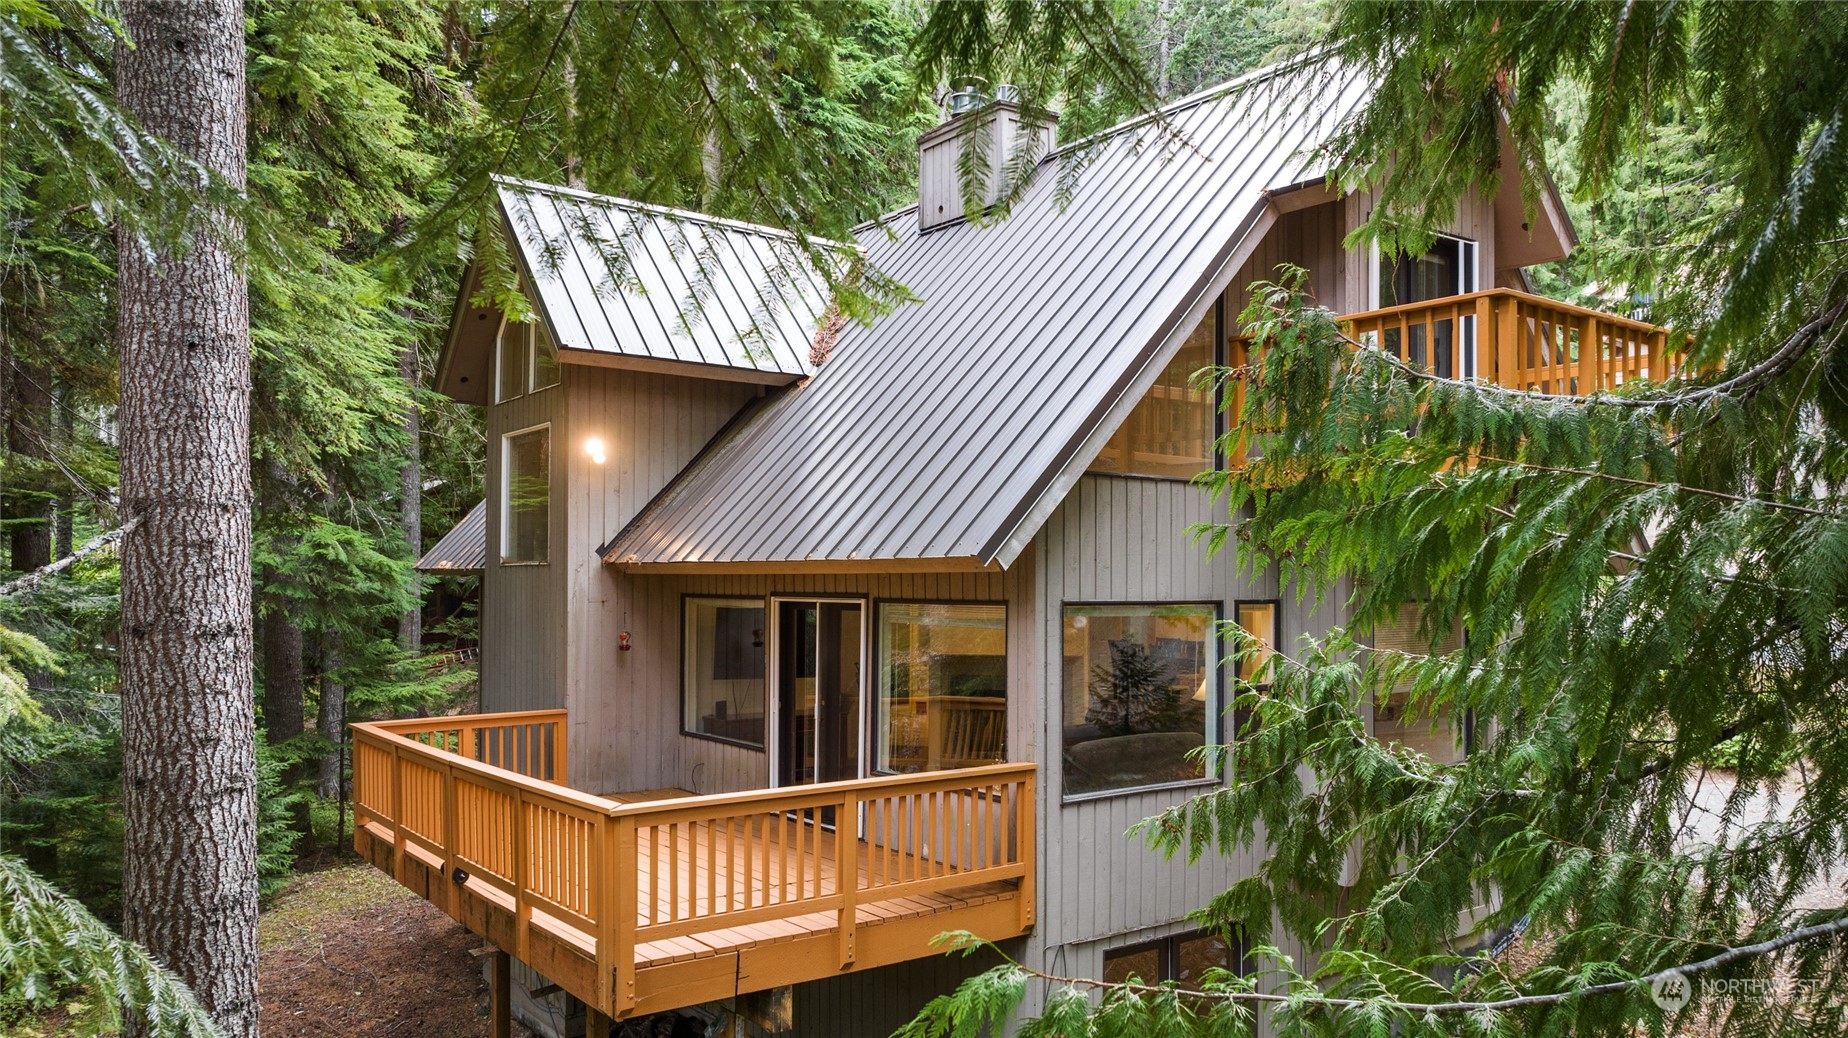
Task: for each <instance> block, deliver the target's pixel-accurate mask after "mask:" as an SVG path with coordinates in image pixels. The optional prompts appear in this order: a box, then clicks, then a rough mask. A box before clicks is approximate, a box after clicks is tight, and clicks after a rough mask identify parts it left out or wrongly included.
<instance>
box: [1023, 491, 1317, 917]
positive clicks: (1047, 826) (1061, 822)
mask: <svg viewBox="0 0 1848 1038" xmlns="http://www.w3.org/2000/svg"><path fill="white" fill-rule="evenodd" d="M1221 518H1222V515H1221V514H1220V513H1219V512H1218V510H1217V508H1216V507H1215V506H1214V505H1213V504H1212V502H1211V501H1210V500H1209V498H1208V496H1207V494H1206V492H1205V491H1204V490H1201V489H1200V488H1197V487H1193V486H1190V485H1188V484H1186V483H1181V482H1178V481H1167V480H1148V479H1135V478H1126V477H1120V476H1086V477H1084V478H1083V479H1082V480H1080V481H1079V483H1078V486H1077V487H1076V489H1075V490H1074V491H1073V492H1072V494H1071V495H1070V496H1069V497H1068V498H1066V500H1065V501H1064V502H1063V503H1062V504H1061V505H1060V507H1059V509H1058V510H1057V511H1056V512H1055V513H1054V516H1053V519H1052V521H1051V522H1049V523H1048V524H1047V526H1046V528H1045V531H1044V535H1043V538H1042V542H1041V543H1042V545H1043V546H1042V548H1041V549H1040V550H1041V552H1042V553H1043V558H1042V566H1041V574H1042V576H1041V579H1040V581H1039V595H1040V597H1041V599H1042V601H1043V603H1044V606H1043V609H1042V610H1041V623H1042V625H1043V635H1042V638H1043V644H1045V645H1046V646H1047V651H1046V653H1045V654H1044V658H1043V667H1042V671H1041V672H1042V678H1041V680H1042V682H1043V685H1044V688H1045V699H1044V704H1045V716H1044V726H1043V736H1042V737H1043V739H1044V745H1045V751H1044V752H1043V754H1042V755H1041V768H1040V781H1041V783H1042V787H1043V788H1044V790H1045V791H1046V792H1045V807H1044V809H1043V834H1044V835H1043V837H1042V839H1043V843H1042V851H1041V855H1042V859H1043V860H1044V861H1045V862H1046V871H1045V876H1044V879H1043V882H1042V885H1041V888H1040V924H1039V931H1038V933H1037V934H1036V941H1039V942H1043V944H1044V946H1045V949H1044V950H1046V951H1050V950H1051V949H1055V948H1057V947H1058V946H1061V945H1068V944H1073V943H1078V942H1088V941H1096V940H1099V939H1101V938H1106V937H1111V936H1113V935H1114V936H1116V937H1120V938H1121V940H1120V941H1118V942H1117V943H1134V941H1135V940H1136V939H1142V938H1144V937H1146V935H1147V934H1148V933H1149V932H1151V928H1156V927H1163V926H1169V925H1171V924H1176V925H1178V924H1179V923H1180V922H1181V921H1182V920H1183V919H1184V917H1185V915H1186V913H1187V912H1189V911H1192V910H1194V909H1197V908H1201V907H1203V906H1204V905H1205V904H1206V903H1207V902H1208V901H1209V900H1210V899H1211V898H1212V897H1213V895H1215V894H1217V893H1219V892H1220V891H1222V890H1224V889H1226V888H1227V887H1228V886H1230V885H1231V884H1232V883H1233V882H1235V881H1237V880H1238V879H1241V878H1243V877H1245V876H1248V875H1251V874H1253V873H1254V872H1255V871H1256V870H1257V868H1258V866H1259V864H1260V862H1261V861H1262V853H1263V852H1262V847H1261V846H1260V847H1259V848H1258V849H1256V850H1254V851H1247V852H1240V853H1237V854H1233V855H1228V856H1221V855H1217V854H1209V855H1207V856H1205V857H1203V858H1202V859H1201V860H1200V861H1199V862H1197V863H1195V864H1193V865H1188V864H1187V863H1186V862H1185V861H1183V860H1179V859H1177V860H1172V861H1170V860H1166V859H1164V858H1163V857H1162V856H1161V855H1160V854H1158V853H1156V852H1154V851H1152V850H1150V849H1149V848H1148V847H1147V846H1146V845H1145V844H1144V843H1143V842H1142V841H1141V840H1140V839H1139V838H1132V837H1130V836H1128V835H1126V833H1127V830H1129V829H1130V828H1131V827H1132V826H1133V825H1134V824H1135V823H1136V822H1138V821H1140V820H1141V819H1143V818H1147V817H1150V816H1152V815H1155V814H1157V813H1159V812H1160V811H1162V810H1163V809H1165V808H1167V807H1170V806H1172V805H1175V804H1178V803H1181V802H1183V801H1184V800H1185V799H1186V798H1188V797H1189V796H1191V795H1193V794H1195V793H1198V792H1201V791H1202V789H1203V788H1204V787H1182V788H1173V789H1163V790H1156V791H1150V792H1141V793H1131V794H1124V795H1117V796H1107V797H1101V798H1096V799H1088V800H1080V801H1074V802H1070V803H1066V802H1064V801H1063V798H1062V796H1061V792H1060V790H1061V785H1062V779H1063V775H1062V770H1063V767H1062V757H1063V753H1062V747H1061V743H1062V736H1061V731H1060V729H1061V727H1062V719H1061V713H1062V706H1063V676H1062V673H1061V669H1062V668H1061V663H1060V660H1059V655H1058V653H1059V649H1058V648H1057V647H1058V646H1059V645H1060V644H1061V637H1062V635H1061V631H1062V623H1063V613H1062V607H1063V604H1064V603H1066V602H1081V601H1082V602H1111V601H1120V602H1213V603H1216V604H1218V606H1219V608H1220V613H1221V616H1222V617H1224V618H1226V619H1232V618H1233V616H1234V613H1233V610H1234V607H1235V606H1236V604H1237V603H1238V602H1239V601H1240V600H1250V599H1277V598H1283V599H1284V603H1283V608H1282V609H1281V610H1280V613H1281V614H1282V615H1281V616H1280V617H1279V628H1280V630H1279V634H1280V638H1281V639H1282V640H1283V641H1284V642H1285V643H1286V644H1288V643H1293V642H1294V641H1295V640H1296V639H1297V638H1298V637H1300V636H1301V635H1302V634H1303V633H1305V632H1306V631H1308V632H1313V633H1317V634H1319V633H1322V632H1323V631H1325V630H1326V626H1327V624H1326V621H1325V620H1320V621H1318V619H1317V618H1316V617H1313V616H1311V615H1310V614H1309V608H1308V606H1307V605H1306V604H1305V605H1301V606H1299V605H1297V604H1296V603H1295V602H1294V599H1293V597H1292V596H1291V595H1288V594H1286V595H1280V594H1279V589H1278V587H1277V583H1276V578H1275V576H1274V575H1272V574H1264V575H1260V576H1259V577H1257V578H1256V579H1255V580H1253V579H1247V578H1246V577H1245V576H1244V575H1242V574H1241V573H1240V572H1239V571H1238V566H1237V560H1236V558H1235V557H1234V556H1233V555H1232V554H1231V553H1230V552H1229V551H1228V552H1224V553H1221V554H1220V555H1218V556H1216V557H1214V558H1212V559H1211V560H1209V559H1208V558H1207V552H1206V548H1205V546H1204V545H1202V544H1195V543H1194V542H1193V540H1192V538H1191V537H1189V536H1188V535H1187V532H1186V530H1187V528H1188V527H1189V526H1191V525H1192V524H1195V523H1200V522H1209V521H1216V520H1220V519H1221ZM1131 544H1136V545H1139V549H1138V552H1137V553H1136V557H1137V558H1139V560H1140V561H1139V562H1138V563H1137V564H1136V565H1134V566H1130V565H1125V564H1124V561H1125V560H1126V559H1128V558H1129V557H1131V552H1130V550H1129V545H1131ZM1326 615H1332V613H1331V612H1330V611H1329V610H1324V616H1326ZM1221 684H1222V686H1223V685H1224V684H1225V681H1224V680H1223V669H1222V681H1221Z"/></svg>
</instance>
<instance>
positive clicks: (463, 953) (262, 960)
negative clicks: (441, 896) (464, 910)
mask: <svg viewBox="0 0 1848 1038" xmlns="http://www.w3.org/2000/svg"><path fill="white" fill-rule="evenodd" d="M481 943H482V942H481V940H480V938H477V937H475V936H474V935H473V934H471V933H469V932H468V931H467V930H465V929H463V928H462V926H461V925H460V924H458V923H456V922H455V921H454V920H452V919H450V918H449V917H448V916H446V915H444V914H443V913H442V912H440V911H438V910H437V909H436V907H435V906H433V905H431V904H430V903H429V902H427V901H424V900H423V899H421V898H419V897H417V896H416V895H415V894H412V893H411V892H410V891H408V890H406V889H404V888H403V887H400V886H398V885H397V884H396V883H393V882H392V881H391V880H390V879H388V878H386V877H385V875H384V874H383V873H380V872H378V871H376V870H374V869H372V868H369V867H367V866H364V865H339V866H335V867H332V868H326V869H322V870H320V871H317V872H309V873H304V874H303V875H301V876H299V877H298V878H296V879H295V880H294V881H293V882H292V883H291V884H290V885H289V887H288V889H287V890H285V891H283V892H282V893H281V894H279V895H277V897H276V898H275V899H274V900H273V901H272V903H271V905H270V907H269V908H268V910H267V911H265V912H264V913H263V918H262V921H261V923H260V924H259V928H258V960H259V961H258V965H259V970H260V983H261V988H262V998H263V1024H262V1026H263V1033H264V1034H265V1035H266V1036H273V1038H282V1036H285V1035H287V1036H297V1035H308V1036H314V1038H335V1036H340V1038H385V1036H387V1035H389V1036H391V1038H486V1035H487V1033H488V987H487V985H486V984H485V983H483V981H482V979H481V970H480V968H479V967H478V965H477V964H476V962H475V960H474V959H473V958H472V957H470V955H469V949H471V948H475V947H478V946H479V945H480V944H481ZM513 1033H514V1035H515V1036H516V1038H528V1032H527V1031H526V1029H525V1028H522V1027H521V1026H519V1025H518V1024H517V1023H516V1024H515V1025H514V1027H513Z"/></svg>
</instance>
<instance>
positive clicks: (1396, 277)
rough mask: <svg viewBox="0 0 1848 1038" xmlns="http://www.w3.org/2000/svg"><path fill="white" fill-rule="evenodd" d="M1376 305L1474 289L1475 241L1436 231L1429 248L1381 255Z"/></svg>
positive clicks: (1423, 300) (1420, 299) (1399, 302)
mask: <svg viewBox="0 0 1848 1038" xmlns="http://www.w3.org/2000/svg"><path fill="white" fill-rule="evenodd" d="M1378 290H1379V301H1378V304H1377V305H1378V306H1380V307H1388V306H1399V305H1400V304H1403V303H1422V302H1425V301H1427V300H1431V299H1442V298H1444V297H1445V296H1460V295H1462V294H1464V293H1465V292H1474V291H1475V290H1476V243H1475V242H1473V241H1470V240H1468V239H1466V238H1456V237H1452V236H1450V235H1447V234H1440V235H1438V236H1437V240H1436V241H1435V242H1433V243H1432V245H1431V251H1429V252H1427V253H1425V254H1424V255H1422V256H1418V257H1412V256H1407V255H1405V254H1404V253H1400V254H1399V255H1397V256H1381V257H1380V262H1379V284H1378Z"/></svg>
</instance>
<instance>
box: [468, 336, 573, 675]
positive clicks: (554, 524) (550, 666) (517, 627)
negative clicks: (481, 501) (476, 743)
mask: <svg viewBox="0 0 1848 1038" xmlns="http://www.w3.org/2000/svg"><path fill="white" fill-rule="evenodd" d="M559 375H560V383H559V385H556V386H553V387H552V388H550V389H542V390H540V391H539V392H537V393H531V394H528V395H526V396H521V397H515V398H514V399H512V400H509V401H507V402H506V403H504V404H490V405H489V406H488V420H487V449H488V465H487V481H486V487H487V515H486V519H487V522H486V524H485V530H484V538H485V550H486V556H487V558H486V568H485V569H484V570H483V571H482V582H481V603H482V608H481V708H482V709H483V710H484V711H489V712H500V711H509V710H551V709H557V708H560V707H563V706H564V705H565V688H564V670H565V660H566V656H565V639H564V630H565V621H566V616H567V609H566V603H565V597H564V586H565V582H564V572H565V567H566V563H567V551H566V549H567V544H566V541H565V537H566V528H567V523H566V514H565V513H566V510H565V508H564V500H565V491H566V487H567V477H566V474H565V470H564V465H563V464H562V460H563V451H564V449H565V444H566V443H568V442H569V435H570V426H569V422H568V420H567V419H568V414H567V410H566V407H565V395H566V392H567V388H566V387H567V386H569V385H570V382H571V377H572V372H571V371H570V370H569V369H567V370H565V371H561V372H560V373H559ZM546 422H550V423H551V426H552V434H551V452H552V457H551V515H550V519H551V527H550V531H549V532H548V534H547V559H548V561H547V562H546V563H545V564H544V565H516V566H504V565H502V564H501V561H500V544H501V519H502V516H501V487H502V486H503V485H504V481H505V473H503V472H502V471H501V465H502V461H503V454H502V447H501V440H502V437H503V436H504V435H505V434H507V433H510V432H517V431H519V430H521V429H526V428H530V427H532V426H535V425H540V424H542V423H546Z"/></svg>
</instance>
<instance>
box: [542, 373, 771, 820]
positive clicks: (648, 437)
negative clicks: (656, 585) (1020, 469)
mask: <svg viewBox="0 0 1848 1038" xmlns="http://www.w3.org/2000/svg"><path fill="white" fill-rule="evenodd" d="M566 371H567V373H568V374H569V376H570V378H569V381H568V385H569V387H570V394H569V400H570V405H569V407H570V414H571V437H570V439H569V440H568V441H565V442H560V443H558V444H556V450H557V451H558V459H559V464H560V466H561V467H562V468H563V469H564V470H565V471H566V472H567V473H568V481H567V484H566V488H565V491H566V492H565V497H564V499H563V508H562V509H561V511H562V512H563V513H564V514H565V515H566V516H567V517H568V525H569V530H568V533H567V534H566V536H568V538H569V541H568V543H562V544H561V547H560V550H559V551H558V553H557V558H556V561H557V563H558V564H559V566H560V568H561V570H562V572H563V574H564V576H563V579H562V583H561V587H560V596H561V597H560V603H561V606H562V607H563V608H564V609H565V610H566V614H565V618H566V623H565V624H564V625H563V626H564V628H565V632H566V634H565V638H566V645H565V646H564V647H563V648H562V653H563V656H564V663H565V666H566V668H567V673H566V676H565V685H566V700H567V702H568V703H569V709H570V711H571V718H570V724H571V729H570V736H571V753H570V761H569V764H570V770H571V776H570V777H571V782H572V784H573V785H574V786H577V787H578V788H580V789H590V790H592V791H593V792H605V791H611V790H616V789H638V788H643V789H645V788H653V787H657V786H670V785H679V783H678V782H674V781H668V779H669V778H670V777H671V776H673V775H674V774H676V773H677V771H678V767H677V761H676V760H675V754H674V749H673V745H672V740H671V739H670V738H668V737H667V736H666V734H665V733H670V732H676V731H678V730H679V722H678V716H677V713H676V712H674V711H671V710H668V709H667V708H666V707H665V705H664V704H663V702H662V701H661V700H660V697H659V696H658V694H657V692H656V688H655V686H656V685H657V684H658V680H657V677H656V676H655V675H654V674H653V673H652V670H651V668H650V667H649V665H648V664H647V663H645V662H644V661H645V660H647V659H648V658H649V657H651V656H652V655H653V654H655V653H658V652H659V651H660V649H661V646H662V644H663V641H662V636H661V634H660V633H659V632H657V631H656V630H655V628H656V626H657V625H659V624H660V623H661V622H662V617H663V615H665V616H669V617H675V616H677V615H678V608H679V606H678V603H677V602H673V603H666V602H658V601H654V600H652V599H647V598H637V597H635V596H634V595H633V593H632V590H631V584H630V582H629V581H627V579H626V578H625V577H624V575H623V574H621V573H618V572H616V571H614V570H612V569H611V568H610V567H607V566H605V565H604V564H603V562H602V560H601V559H599V558H598V556H597V545H598V544H599V543H600V542H601V538H602V537H603V535H604V533H605V532H606V531H607V530H609V529H612V528H615V527H620V526H622V525H623V524H625V523H627V522H628V521H629V520H630V519H632V518H633V517H634V516H635V514H636V513H637V512H639V511H640V510H641V509H642V508H644V507H645V506H646V505H647V504H648V502H649V501H650V500H652V499H653V498H654V496H655V495H656V494H658V493H659V492H660V491H661V489H662V488H663V487H665V486H666V485H667V483H668V481H669V480H671V479H672V478H673V477H674V475H675V474H676V473H678V472H679V471H680V470H681V469H683V468H685V467H686V465H687V464H688V463H689V462H691V461H692V460H693V458H694V457H696V456H697V455H698V454H699V452H700V451H701V450H702V449H704V448H705V446H706V445H707V444H708V443H709V442H711V440H712V438H713V437H714V436H715V435H716V434H717V433H718V432H719V430H721V429H722V428H724V426H725V424H726V423H727V422H729V421H731V419H732V417H733V416H734V415H736V414H737V413H738V411H739V410H740V409H741V408H743V407H745V406H746V405H747V404H749V403H750V402H751V401H752V400H754V399H755V398H756V396H757V393H758V389H757V387H756V386H752V385H749V384H746V383H740V382H729V381H721V380H716V379H698V378H686V377H682V376H675V375H662V374H655V373H651V372H641V371H627V370H621V369H611V368H598V367H587V366H583V365H569V366H567V368H566ZM592 436H595V437H598V438H601V439H602V440H603V441H604V445H605V450H606V453H607V457H606V460H605V462H604V463H603V464H602V465H598V464H596V463H595V462H594V461H592V460H591V459H590V457H589V455H588V454H587V453H586V450H585V445H586V443H587V442H588V440H589V438H590V437H592ZM534 620H535V622H541V621H540V620H539V618H537V617H535V618H534ZM624 630H628V631H629V632H630V634H631V636H632V639H633V640H632V643H631V644H632V648H631V649H630V650H629V651H628V652H623V651H621V650H620V649H619V648H618V636H619V635H620V634H621V632H622V631H624ZM677 630H678V628H677V627H676V628H675V632H676V633H675V638H676V639H677V638H678V634H677ZM675 687H676V688H678V683H677V679H676V686H675ZM631 772H633V774H635V775H637V776H639V777H642V778H646V779H648V780H649V781H645V782H640V783H637V784H623V783H615V784H610V779H612V778H614V777H616V776H626V775H627V774H629V773H631Z"/></svg>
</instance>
